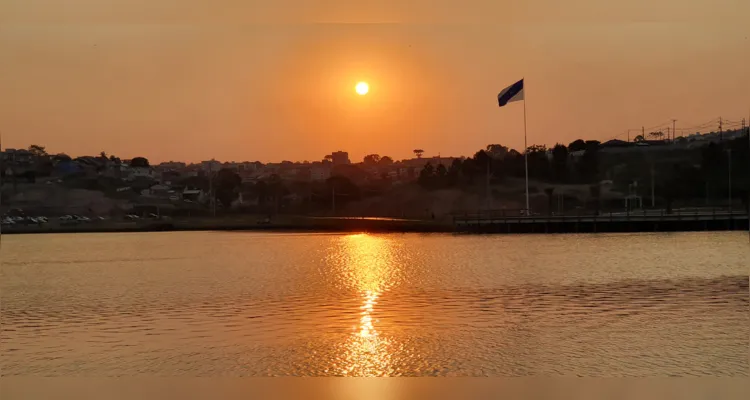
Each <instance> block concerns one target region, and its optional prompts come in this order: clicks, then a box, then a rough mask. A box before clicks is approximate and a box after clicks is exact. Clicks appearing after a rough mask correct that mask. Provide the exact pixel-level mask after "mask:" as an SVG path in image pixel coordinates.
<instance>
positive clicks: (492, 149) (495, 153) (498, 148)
mask: <svg viewBox="0 0 750 400" xmlns="http://www.w3.org/2000/svg"><path fill="white" fill-rule="evenodd" d="M485 150H486V151H487V153H488V154H489V156H490V157H492V158H498V159H502V158H504V157H505V156H506V155H507V154H508V148H507V147H505V146H503V145H500V144H488V145H487V148H486V149H485Z"/></svg>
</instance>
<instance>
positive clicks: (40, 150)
mask: <svg viewBox="0 0 750 400" xmlns="http://www.w3.org/2000/svg"><path fill="white" fill-rule="evenodd" d="M28 150H29V153H31V154H33V155H35V156H37V157H40V156H46V155H47V150H46V149H45V147H44V146H40V145H38V144H32V145H31V146H29V149H28Z"/></svg>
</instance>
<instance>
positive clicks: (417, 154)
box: [412, 149, 424, 158]
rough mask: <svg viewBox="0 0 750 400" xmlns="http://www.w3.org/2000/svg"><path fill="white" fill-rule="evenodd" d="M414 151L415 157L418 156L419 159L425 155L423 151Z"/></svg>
mask: <svg viewBox="0 0 750 400" xmlns="http://www.w3.org/2000/svg"><path fill="white" fill-rule="evenodd" d="M412 151H413V152H414V155H415V156H417V158H422V154H423V153H424V150H422V149H414V150H412Z"/></svg>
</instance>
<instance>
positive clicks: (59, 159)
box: [52, 153, 73, 163]
mask: <svg viewBox="0 0 750 400" xmlns="http://www.w3.org/2000/svg"><path fill="white" fill-rule="evenodd" d="M71 161H73V159H72V158H70V156H69V155H67V154H65V153H60V154H56V155H54V156H52V162H54V163H59V162H71Z"/></svg>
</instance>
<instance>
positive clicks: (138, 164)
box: [130, 157, 149, 168]
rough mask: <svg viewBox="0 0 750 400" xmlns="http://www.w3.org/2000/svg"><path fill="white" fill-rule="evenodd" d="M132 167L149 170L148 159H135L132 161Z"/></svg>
mask: <svg viewBox="0 0 750 400" xmlns="http://www.w3.org/2000/svg"><path fill="white" fill-rule="evenodd" d="M130 166H131V167H133V168H148V167H149V163H148V159H146V158H145V157H135V158H133V159H132V160H130Z"/></svg>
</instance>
